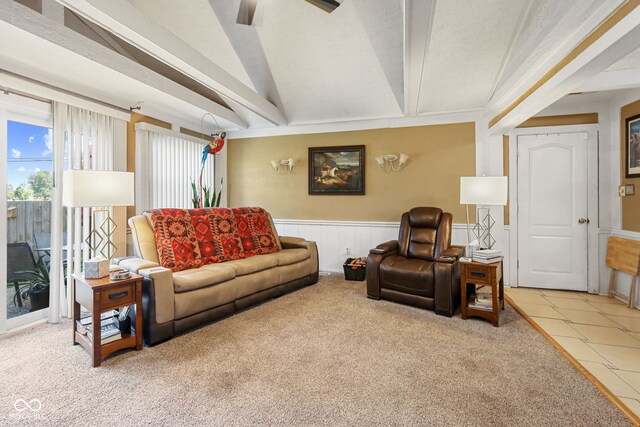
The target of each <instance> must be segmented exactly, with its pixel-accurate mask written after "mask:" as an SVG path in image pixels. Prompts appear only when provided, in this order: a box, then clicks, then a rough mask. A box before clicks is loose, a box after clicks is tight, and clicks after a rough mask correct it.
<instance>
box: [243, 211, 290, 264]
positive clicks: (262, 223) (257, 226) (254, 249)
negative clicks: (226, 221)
mask: <svg viewBox="0 0 640 427" xmlns="http://www.w3.org/2000/svg"><path fill="white" fill-rule="evenodd" d="M232 210H233V213H234V214H235V223H236V233H235V234H236V235H237V236H238V238H239V239H240V242H241V244H242V248H243V250H244V255H245V257H250V256H253V255H263V254H270V253H272V252H278V251H279V250H280V245H279V244H278V237H277V236H276V235H275V233H274V232H273V228H272V227H271V220H270V219H269V214H268V213H267V211H265V210H264V209H262V208H233V209H232Z"/></svg>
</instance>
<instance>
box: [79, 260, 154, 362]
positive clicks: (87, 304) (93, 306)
mask: <svg viewBox="0 0 640 427" xmlns="http://www.w3.org/2000/svg"><path fill="white" fill-rule="evenodd" d="M73 279H74V280H73V282H74V286H75V292H74V295H75V297H74V301H73V344H74V345H76V344H80V345H81V346H82V347H84V349H85V350H86V351H87V352H88V353H89V354H90V355H91V359H92V360H93V366H94V367H97V366H100V363H101V362H102V359H104V358H105V357H107V356H108V355H110V354H111V353H113V352H115V351H118V350H121V349H123V348H135V349H136V350H142V276H140V275H138V274H134V273H131V277H129V278H128V279H123V280H111V277H110V276H106V277H103V278H101V279H85V278H84V274H74V275H73ZM132 304H135V306H136V325H135V334H122V338H121V339H119V340H117V341H112V342H110V343H107V344H104V345H103V344H102V343H101V338H100V321H101V318H100V315H101V313H102V312H105V311H109V310H113V309H116V308H121V307H125V306H127V305H132ZM80 305H82V306H83V307H84V308H85V309H87V310H89V312H90V313H91V316H92V319H91V325H92V328H93V332H92V334H91V335H92V338H91V339H89V337H88V336H87V335H82V334H81V333H79V332H78V330H77V322H76V321H77V320H80Z"/></svg>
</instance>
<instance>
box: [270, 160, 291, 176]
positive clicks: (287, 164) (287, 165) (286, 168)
mask: <svg viewBox="0 0 640 427" xmlns="http://www.w3.org/2000/svg"><path fill="white" fill-rule="evenodd" d="M295 164H296V161H295V160H293V159H282V160H280V161H279V162H278V161H277V160H271V166H273V169H275V171H276V172H280V166H282V171H283V172H286V173H291V171H292V170H293V165H295Z"/></svg>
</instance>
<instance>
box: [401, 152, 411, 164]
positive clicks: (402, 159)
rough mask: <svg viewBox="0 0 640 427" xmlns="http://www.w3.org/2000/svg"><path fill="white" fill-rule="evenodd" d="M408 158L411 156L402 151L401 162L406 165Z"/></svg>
mask: <svg viewBox="0 0 640 427" xmlns="http://www.w3.org/2000/svg"><path fill="white" fill-rule="evenodd" d="M407 160H409V156H407V155H406V154H402V153H400V164H401V165H404V164H405V163H407Z"/></svg>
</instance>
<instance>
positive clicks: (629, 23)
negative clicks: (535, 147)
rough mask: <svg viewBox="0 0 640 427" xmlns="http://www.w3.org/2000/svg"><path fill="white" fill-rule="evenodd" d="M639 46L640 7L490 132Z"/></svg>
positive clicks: (500, 129)
mask: <svg viewBox="0 0 640 427" xmlns="http://www.w3.org/2000/svg"><path fill="white" fill-rule="evenodd" d="M638 46H640V7H635V8H634V9H633V10H631V11H630V12H629V13H628V14H627V15H626V16H624V17H623V18H622V19H621V20H620V21H619V22H617V23H616V24H615V25H613V26H612V27H611V28H610V29H609V30H608V31H607V32H605V33H604V34H602V35H601V36H600V37H599V38H598V39H597V40H595V41H594V42H593V43H592V44H591V45H589V46H588V47H586V48H585V49H584V50H583V51H582V52H581V53H579V54H578V55H577V56H576V57H575V58H573V59H572V60H571V61H569V62H568V63H567V64H565V65H564V66H563V67H562V68H560V69H559V70H558V71H557V72H556V73H555V74H554V75H552V76H551V77H550V78H549V79H547V80H546V81H544V82H543V83H542V84H541V85H540V86H539V87H537V88H536V89H535V90H533V91H532V92H531V93H529V94H528V95H527V96H526V97H525V98H524V99H522V100H521V101H519V102H517V103H516V104H514V107H513V108H512V109H508V110H505V112H506V114H503V116H502V117H501V118H500V119H499V120H497V121H496V123H494V124H493V126H491V129H490V132H491V134H493V135H495V134H502V133H505V132H507V131H509V130H510V129H512V128H514V127H516V126H517V125H518V124H520V123H522V122H523V121H525V120H526V119H528V118H529V117H531V116H533V115H535V114H536V113H538V112H539V111H541V110H543V109H544V108H546V107H548V106H549V105H551V104H553V103H554V102H555V101H557V100H558V99H560V98H562V97H563V96H565V95H567V94H569V93H572V92H576V91H579V90H580V87H581V85H583V84H584V83H585V82H586V81H588V80H589V79H590V78H592V77H593V76H595V75H597V74H598V73H600V72H602V71H603V70H604V69H606V68H607V67H609V66H610V65H611V64H613V63H615V62H616V61H618V60H620V59H621V58H623V57H625V56H626V55H628V54H629V53H631V52H633V51H634V50H636V49H637V48H638ZM497 117H499V116H497Z"/></svg>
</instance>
